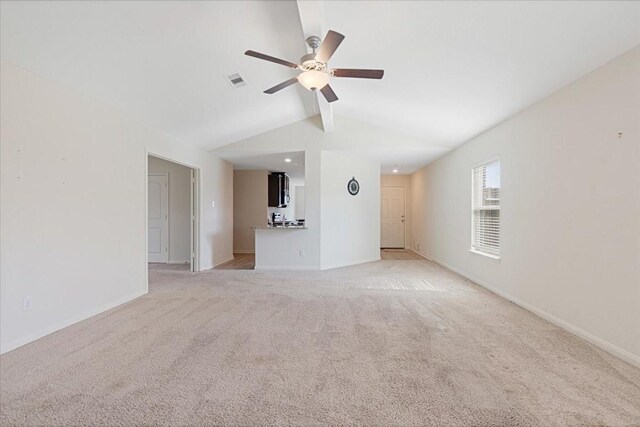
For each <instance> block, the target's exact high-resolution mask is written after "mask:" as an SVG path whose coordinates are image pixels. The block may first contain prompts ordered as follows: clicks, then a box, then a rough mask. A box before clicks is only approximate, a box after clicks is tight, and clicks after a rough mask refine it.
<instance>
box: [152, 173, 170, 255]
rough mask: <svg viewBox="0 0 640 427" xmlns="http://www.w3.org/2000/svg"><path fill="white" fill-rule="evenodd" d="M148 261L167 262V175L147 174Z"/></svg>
mask: <svg viewBox="0 0 640 427" xmlns="http://www.w3.org/2000/svg"><path fill="white" fill-rule="evenodd" d="M148 197H149V201H148V212H149V221H148V224H149V225H148V227H149V228H148V232H147V235H148V238H149V262H164V263H167V262H169V176H168V175H167V174H149V186H148Z"/></svg>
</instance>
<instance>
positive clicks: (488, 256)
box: [469, 248, 501, 261]
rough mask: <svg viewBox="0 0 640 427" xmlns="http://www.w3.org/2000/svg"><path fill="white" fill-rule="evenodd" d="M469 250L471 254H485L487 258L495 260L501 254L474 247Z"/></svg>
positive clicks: (498, 258)
mask: <svg viewBox="0 0 640 427" xmlns="http://www.w3.org/2000/svg"><path fill="white" fill-rule="evenodd" d="M469 252H471V253H472V254H476V255H482V256H486V257H487V258H492V259H495V260H498V261H500V258H501V256H500V255H495V254H490V253H488V252H482V251H479V250H476V249H473V248H472V249H469Z"/></svg>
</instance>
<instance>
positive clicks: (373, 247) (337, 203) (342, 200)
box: [320, 151, 380, 269]
mask: <svg viewBox="0 0 640 427" xmlns="http://www.w3.org/2000/svg"><path fill="white" fill-rule="evenodd" d="M352 177H355V178H356V180H357V181H358V183H359V184H360V192H359V193H358V194H357V195H355V196H352V195H351V194H349V192H348V191H347V183H348V182H349V181H350V180H351V178H352ZM320 192H321V193H320V197H321V199H320V205H321V211H322V214H321V221H322V224H324V226H323V227H322V239H321V244H322V260H321V261H322V262H321V266H322V269H327V268H336V267H342V266H346V265H352V264H358V263H363V262H370V261H376V260H379V259H380V164H379V163H377V162H373V161H371V160H363V159H362V158H361V157H358V156H354V155H349V154H347V153H343V152H339V151H323V152H322V169H321V180H320Z"/></svg>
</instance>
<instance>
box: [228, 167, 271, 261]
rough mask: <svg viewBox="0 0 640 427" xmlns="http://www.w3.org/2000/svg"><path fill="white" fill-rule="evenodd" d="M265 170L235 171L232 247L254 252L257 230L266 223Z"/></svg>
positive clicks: (234, 249) (266, 188)
mask: <svg viewBox="0 0 640 427" xmlns="http://www.w3.org/2000/svg"><path fill="white" fill-rule="evenodd" d="M268 174H269V172H268V171H266V170H237V171H234V172H233V251H234V252H237V253H253V252H254V251H255V231H254V230H253V228H252V227H256V226H266V225H267V205H268V204H269V200H268V197H269V195H268V182H267V176H268Z"/></svg>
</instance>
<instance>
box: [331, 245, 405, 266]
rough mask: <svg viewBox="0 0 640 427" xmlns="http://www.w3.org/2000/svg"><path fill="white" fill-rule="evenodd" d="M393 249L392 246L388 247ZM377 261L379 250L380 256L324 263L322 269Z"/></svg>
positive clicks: (378, 259)
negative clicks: (345, 261)
mask: <svg viewBox="0 0 640 427" xmlns="http://www.w3.org/2000/svg"><path fill="white" fill-rule="evenodd" d="M388 249H391V248H388ZM394 249H402V248H394ZM376 261H380V254H379V252H378V256H377V257H375V258H371V259H361V260H358V261H352V262H347V263H336V264H329V265H323V266H322V267H321V268H320V269H321V270H331V269H334V268H342V267H349V266H352V265H359V264H366V263H368V262H376Z"/></svg>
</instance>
